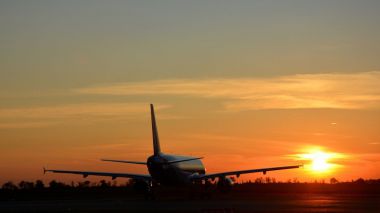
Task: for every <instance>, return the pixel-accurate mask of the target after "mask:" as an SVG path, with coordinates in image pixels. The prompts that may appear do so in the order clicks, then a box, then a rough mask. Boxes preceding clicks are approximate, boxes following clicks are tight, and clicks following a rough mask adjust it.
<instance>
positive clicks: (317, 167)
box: [303, 151, 331, 172]
mask: <svg viewBox="0 0 380 213" xmlns="http://www.w3.org/2000/svg"><path fill="white" fill-rule="evenodd" d="M303 157H304V158H305V159H310V160H311V170H313V171H315V172H324V171H327V170H328V169H329V168H331V164H330V163H329V162H328V161H329V159H330V158H331V154H328V153H325V152H322V151H316V152H314V153H310V154H305V155H304V156H303Z"/></svg>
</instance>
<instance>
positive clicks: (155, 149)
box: [150, 104, 161, 156]
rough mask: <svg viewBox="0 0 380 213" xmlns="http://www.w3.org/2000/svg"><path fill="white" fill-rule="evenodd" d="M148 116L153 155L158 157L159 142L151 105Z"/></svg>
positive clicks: (159, 150)
mask: <svg viewBox="0 0 380 213" xmlns="http://www.w3.org/2000/svg"><path fill="white" fill-rule="evenodd" d="M150 114H151V119H152V134H153V153H154V155H155V156H156V155H159V154H160V153H161V148H160V140H159V139H158V132H157V124H156V118H155V116H154V108H153V104H150Z"/></svg>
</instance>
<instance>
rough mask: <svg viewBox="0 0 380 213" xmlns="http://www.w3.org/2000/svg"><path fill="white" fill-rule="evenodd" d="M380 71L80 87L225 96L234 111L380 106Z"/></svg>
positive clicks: (87, 90) (116, 92) (128, 92)
mask: <svg viewBox="0 0 380 213" xmlns="http://www.w3.org/2000/svg"><path fill="white" fill-rule="evenodd" d="M378 82H380V71H372V72H362V73H350V74H335V73H333V74H298V75H289V76H280V77H271V78H232V79H172V80H156V81H143V82H130V83H120V84H112V85H106V86H95V87H87V88H79V89H76V90H75V92H77V93H80V94H99V95H127V96H138V95H173V96H193V97H200V98H213V99H222V101H223V104H224V107H225V109H227V110H230V111H239V110H252V109H297V108H337V109H358V108H377V107H379V106H380V87H379V86H378Z"/></svg>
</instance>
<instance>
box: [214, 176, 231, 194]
mask: <svg viewBox="0 0 380 213" xmlns="http://www.w3.org/2000/svg"><path fill="white" fill-rule="evenodd" d="M234 184H235V183H234V180H233V179H232V178H230V177H219V178H218V182H217V184H216V186H217V188H218V189H220V190H221V191H229V190H231V188H232V186H233V185H234Z"/></svg>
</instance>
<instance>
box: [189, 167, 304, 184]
mask: <svg viewBox="0 0 380 213" xmlns="http://www.w3.org/2000/svg"><path fill="white" fill-rule="evenodd" d="M302 166H303V165H296V166H281V167H270V168H261V169H248V170H238V171H230V172H220V173H213V174H205V175H197V176H193V177H191V179H192V180H205V179H214V178H216V177H225V176H231V175H236V177H239V176H240V175H241V174H247V173H257V172H262V173H264V174H266V173H267V172H268V171H275V170H284V169H296V168H300V167H302Z"/></svg>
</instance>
